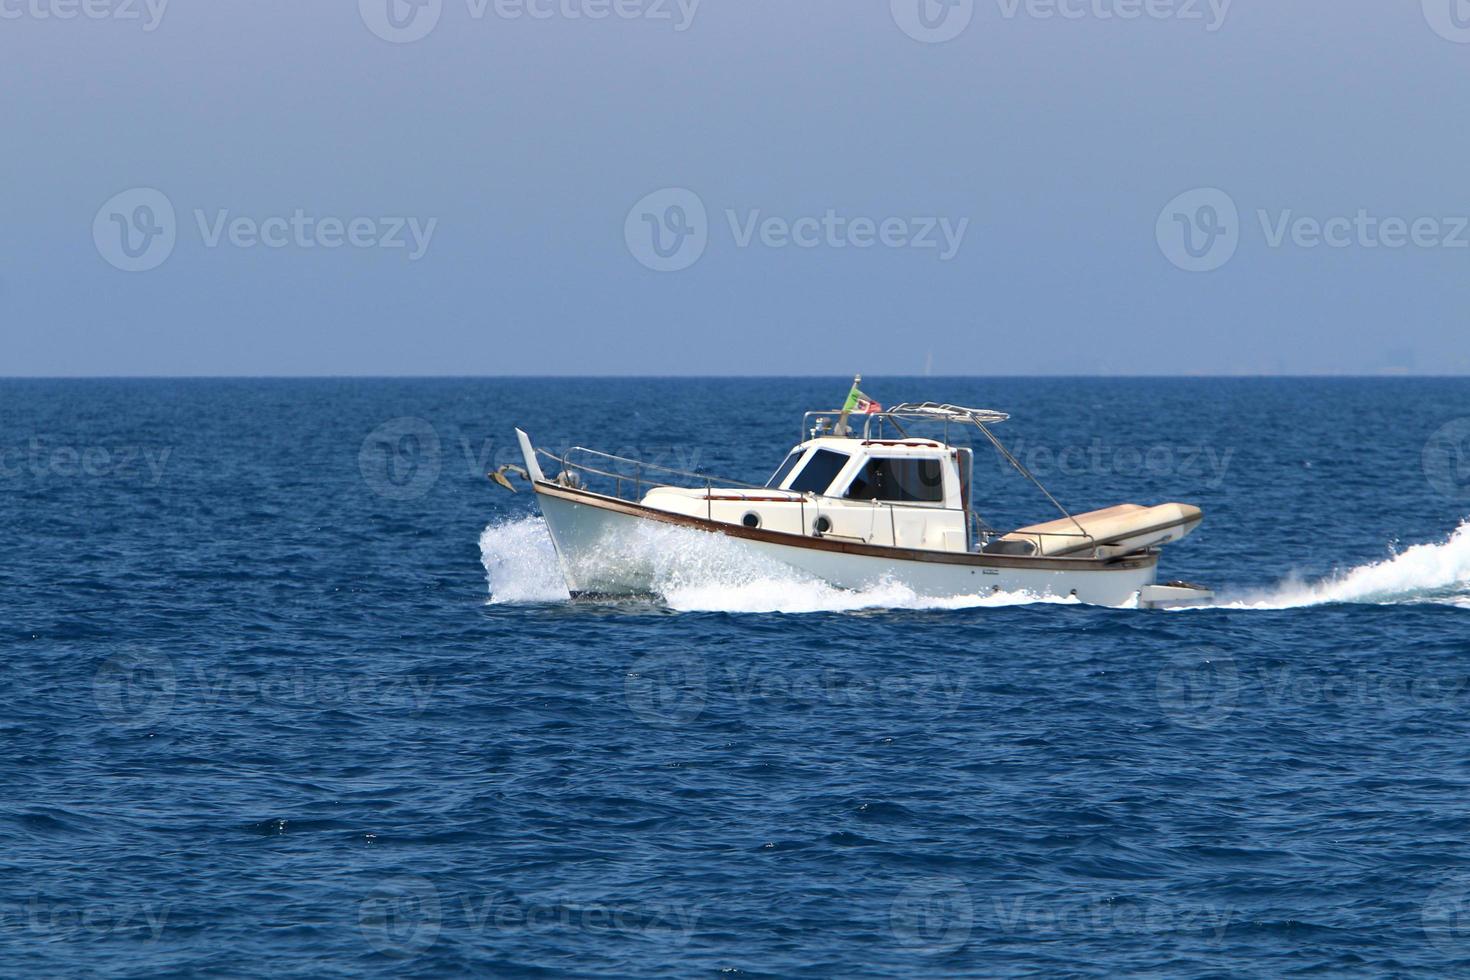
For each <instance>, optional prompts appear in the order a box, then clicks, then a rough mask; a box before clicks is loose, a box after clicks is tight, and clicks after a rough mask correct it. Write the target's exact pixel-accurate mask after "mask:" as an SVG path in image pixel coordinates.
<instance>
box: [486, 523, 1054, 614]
mask: <svg viewBox="0 0 1470 980" xmlns="http://www.w3.org/2000/svg"><path fill="white" fill-rule="evenodd" d="M591 560H593V561H596V562H603V563H608V564H609V565H613V566H616V565H617V564H619V563H622V562H637V563H639V564H641V565H645V566H648V567H651V568H652V570H653V580H652V583H651V584H652V589H653V592H654V593H655V594H656V595H657V596H658V597H659V598H661V599H662V600H663V602H664V603H665V604H666V605H667V606H668V607H669V608H671V609H677V610H680V611H685V612H731V613H771V612H776V613H814V612H852V611H857V610H862V609H967V608H972V607H996V606H1016V605H1027V604H1030V603H1034V602H1045V603H1056V604H1064V605H1075V604H1076V603H1077V600H1076V599H1073V598H1071V597H1070V596H1068V597H1066V598H1058V597H1055V596H1042V597H1038V596H1033V595H1029V594H1018V593H1005V592H1000V593H993V594H987V595H983V596H981V595H975V596H955V597H949V598H943V599H937V598H933V597H929V596H921V595H918V594H917V593H915V592H914V591H913V590H912V589H910V588H908V587H907V586H905V585H903V584H901V583H897V582H881V583H879V584H877V585H875V586H873V587H871V588H868V589H864V590H862V591H860V592H853V591H849V590H846V589H839V588H835V587H833V586H831V585H828V584H827V583H826V582H822V581H820V580H818V579H815V578H811V577H809V576H805V575H803V574H802V573H800V572H798V571H796V570H795V569H792V568H790V567H789V566H786V565H782V564H780V563H778V562H774V561H770V560H769V559H764V558H762V557H760V556H758V555H753V554H751V553H750V552H748V551H746V550H745V549H742V548H740V547H738V545H737V544H736V543H735V542H733V541H731V540H730V539H729V538H725V537H721V536H720V535H715V534H702V533H699V532H697V531H690V530H688V529H685V528H678V527H672V526H670V525H665V524H648V525H646V526H642V527H640V528H639V529H638V532H637V535H636V537H634V538H633V539H632V540H628V541H622V542H619V543H618V545H617V547H616V548H612V549H609V550H608V551H607V552H605V553H603V554H600V555H596V556H593V558H592V559H591ZM480 561H481V563H482V564H483V565H484V566H485V573H486V576H487V578H488V579H489V585H490V602H492V603H538V602H564V601H566V600H567V599H568V598H569V595H568V593H567V589H566V584H565V580H564V579H563V578H562V572H561V566H560V565H559V564H558V561H557V557H556V551H555V549H553V548H552V545H551V536H550V534H549V533H548V532H547V530H546V523H545V521H543V520H542V519H541V518H540V517H527V518H522V519H520V520H514V521H506V522H503V523H500V524H492V525H490V526H489V527H487V528H485V530H484V532H483V533H481V535H480Z"/></svg>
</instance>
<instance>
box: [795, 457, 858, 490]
mask: <svg viewBox="0 0 1470 980" xmlns="http://www.w3.org/2000/svg"><path fill="white" fill-rule="evenodd" d="M847 460H848V456H847V454H846V453H837V452H833V451H832V450H830V449H818V450H817V451H816V452H814V453H812V458H811V459H810V460H808V461H807V464H806V465H805V466H803V467H802V468H801V472H800V473H798V474H796V479H794V480H792V481H791V489H792V490H795V491H796V492H797V493H826V492H827V488H828V487H830V486H831V485H832V481H833V480H835V479H837V474H838V473H840V472H842V468H843V467H844V466H846V465H847Z"/></svg>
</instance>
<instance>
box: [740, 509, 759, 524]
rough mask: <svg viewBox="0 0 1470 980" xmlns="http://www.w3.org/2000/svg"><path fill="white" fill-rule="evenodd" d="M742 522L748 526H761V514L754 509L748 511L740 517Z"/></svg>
mask: <svg viewBox="0 0 1470 980" xmlns="http://www.w3.org/2000/svg"><path fill="white" fill-rule="evenodd" d="M740 523H741V524H744V525H745V526H746V527H760V526H761V515H759V514H757V513H756V512H755V511H753V510H752V511H747V512H746V514H745V516H744V517H742V518H740Z"/></svg>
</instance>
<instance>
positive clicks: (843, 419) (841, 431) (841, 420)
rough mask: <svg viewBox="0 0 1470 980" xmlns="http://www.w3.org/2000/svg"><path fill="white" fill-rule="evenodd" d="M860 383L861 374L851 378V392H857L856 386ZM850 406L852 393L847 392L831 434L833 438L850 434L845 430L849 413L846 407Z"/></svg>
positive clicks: (861, 381)
mask: <svg viewBox="0 0 1470 980" xmlns="http://www.w3.org/2000/svg"><path fill="white" fill-rule="evenodd" d="M862 383H863V376H862V375H861V374H854V375H853V376H852V390H853V391H857V390H858V386H859V385H861V384H862ZM851 404H852V392H848V395H847V400H846V401H844V402H843V403H842V414H841V415H839V416H838V417H837V427H836V428H835V429H833V430H832V434H833V435H834V436H845V435H848V434H850V433H849V430H848V428H847V416H848V413H849V412H850V411H851V409H850V408H849V407H848V406H849V405H851Z"/></svg>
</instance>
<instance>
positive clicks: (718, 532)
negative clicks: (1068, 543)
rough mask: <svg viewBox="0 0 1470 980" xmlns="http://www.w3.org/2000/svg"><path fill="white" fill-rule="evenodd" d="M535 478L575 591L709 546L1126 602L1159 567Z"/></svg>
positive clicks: (845, 578)
mask: <svg viewBox="0 0 1470 980" xmlns="http://www.w3.org/2000/svg"><path fill="white" fill-rule="evenodd" d="M535 486H536V494H537V500H538V502H539V503H540V506H541V512H542V515H543V516H544V517H545V520H546V525H547V528H548V529H549V531H550V533H551V538H552V542H553V543H554V544H555V546H556V551H557V555H558V557H559V558H560V560H561V564H562V569H563V572H564V573H565V575H566V579H567V587H568V589H569V590H570V591H571V592H572V594H573V595H601V596H623V595H649V594H654V593H656V592H657V591H658V586H659V584H660V581H661V580H663V579H666V578H667V576H668V575H670V574H678V561H677V559H678V554H677V552H679V551H680V550H686V551H700V549H702V548H705V547H706V546H709V547H712V548H713V549H715V551H714V552H712V553H715V554H716V555H717V559H718V560H721V561H725V560H729V561H733V562H735V564H736V568H735V572H734V574H735V575H736V576H737V577H738V575H739V574H741V573H742V570H743V569H744V568H745V567H746V566H741V565H740V562H748V563H749V566H748V567H749V568H751V569H758V568H759V566H760V564H761V563H774V564H775V565H777V566H781V567H784V568H785V569H794V570H796V571H797V572H799V573H802V574H805V575H807V576H810V577H811V578H813V579H817V580H820V581H822V582H826V583H828V584H830V585H833V586H836V587H838V588H842V589H852V590H863V589H867V588H870V587H873V586H877V585H881V584H886V583H895V584H901V585H904V586H906V587H908V588H909V589H911V590H912V591H913V592H914V593H916V594H918V595H922V596H927V597H933V598H948V597H954V596H972V595H986V594H990V593H996V592H1004V593H1026V594H1030V595H1035V596H1057V597H1068V596H1075V597H1076V598H1077V599H1078V600H1079V601H1081V602H1085V603H1090V604H1095V605H1103V606H1126V605H1132V604H1134V603H1135V602H1136V601H1137V600H1138V595H1139V592H1140V590H1142V589H1144V588H1145V587H1147V586H1150V585H1152V584H1153V583H1154V581H1155V578H1156V572H1157V563H1158V556H1157V554H1156V553H1152V552H1150V553H1144V554H1138V555H1133V556H1129V557H1127V558H1121V559H1109V560H1099V559H1077V558H1045V557H1042V558H1015V557H1001V556H990V555H981V554H974V553H956V552H942V551H919V550H914V549H907V548H889V547H875V546H870V545H864V544H860V543H849V542H842V541H834V540H832V539H830V538H827V539H823V538H811V537H805V536H801V535H794V534H780V533H776V532H771V531H760V530H753V529H749V528H744V527H739V526H730V525H726V524H721V523H718V522H711V521H706V520H703V519H699V518H694V517H688V516H683V515H674V514H667V513H661V512H659V511H656V510H652V509H650V508H646V507H643V506H641V505H639V504H634V503H630V502H628V501H623V500H619V499H617V498H613V497H606V496H603V495H600V494H595V493H591V492H589V491H586V490H581V489H575V488H569V487H562V486H559V485H557V484H554V483H550V482H544V481H542V480H537V481H536V484H535ZM691 534H692V535H695V536H696V537H693V538H691V537H688V535H691ZM782 539H787V540H782ZM716 542H717V543H716ZM752 574H754V572H752Z"/></svg>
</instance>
